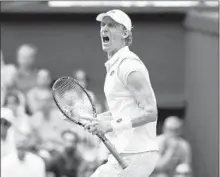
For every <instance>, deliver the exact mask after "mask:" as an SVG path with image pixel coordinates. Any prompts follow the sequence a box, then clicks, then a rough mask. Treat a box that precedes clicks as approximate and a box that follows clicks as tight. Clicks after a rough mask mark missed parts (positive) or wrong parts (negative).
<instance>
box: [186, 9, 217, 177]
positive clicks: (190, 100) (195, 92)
mask: <svg viewBox="0 0 220 177" xmlns="http://www.w3.org/2000/svg"><path fill="white" fill-rule="evenodd" d="M210 15H212V14H200V13H191V14H189V15H188V17H187V19H186V21H185V26H186V39H185V40H186V65H185V66H186V72H185V73H186V75H185V76H186V77H185V79H186V81H185V93H186V100H187V109H186V117H185V121H186V127H185V130H184V132H185V134H186V136H187V137H188V139H189V140H190V142H191V144H192V148H193V160H194V163H193V165H194V170H195V175H196V177H197V176H198V177H207V176H210V177H217V176H218V168H219V164H218V150H219V148H218V140H219V139H218V135H219V132H218V126H219V119H218V116H219V115H218V108H219V105H218V98H219V96H218V88H219V87H218V82H219V78H218V67H219V63H218V62H219V59H218V40H219V36H218V35H219V34H218V30H217V29H218V20H217V19H216V18H211V16H210Z"/></svg>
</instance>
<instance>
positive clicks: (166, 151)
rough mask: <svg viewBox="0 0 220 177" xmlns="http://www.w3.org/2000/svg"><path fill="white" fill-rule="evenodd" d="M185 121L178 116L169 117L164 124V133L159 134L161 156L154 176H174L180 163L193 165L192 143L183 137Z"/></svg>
mask: <svg viewBox="0 0 220 177" xmlns="http://www.w3.org/2000/svg"><path fill="white" fill-rule="evenodd" d="M182 125H183V121H182V120H181V119H180V118H178V117H176V116H171V117H168V118H167V119H166V120H165V122H164V125H163V134H162V135H160V136H158V143H159V148H160V158H159V160H158V163H157V166H156V168H155V171H154V173H153V175H152V177H173V175H174V173H175V169H176V168H177V166H178V165H180V164H183V163H184V164H187V165H189V166H191V158H192V155H191V147H190V144H189V143H188V142H187V141H186V140H184V139H183V138H182V137H181V128H182Z"/></svg>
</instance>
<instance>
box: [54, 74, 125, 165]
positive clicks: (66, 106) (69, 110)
mask: <svg viewBox="0 0 220 177" xmlns="http://www.w3.org/2000/svg"><path fill="white" fill-rule="evenodd" d="M52 94H53V98H54V101H55V103H56V105H57V107H58V108H59V110H60V111H61V112H62V113H63V115H64V116H65V117H66V118H67V120H68V121H70V122H73V123H75V124H77V125H80V126H82V127H85V121H86V120H87V121H88V120H89V121H93V120H94V121H96V120H97V119H96V117H97V113H96V108H95V105H94V103H93V101H92V98H91V96H90V95H89V93H88V91H87V90H86V89H85V88H83V87H82V86H81V85H80V84H79V83H78V82H77V81H76V80H75V79H73V78H71V77H67V76H64V77H61V78H59V79H57V80H56V81H55V82H54V84H53V86H52ZM82 97H83V99H82ZM82 115H83V116H82ZM91 115H92V116H91ZM80 116H81V117H80ZM96 136H98V137H99V138H100V139H101V141H102V142H103V143H104V144H105V146H106V147H107V148H108V150H109V151H110V153H111V154H112V155H113V156H114V157H115V159H116V160H117V161H118V163H119V164H120V165H121V167H122V168H123V169H125V168H126V167H127V164H126V162H125V161H124V159H123V158H122V157H121V156H120V155H119V153H118V152H117V151H116V149H115V147H114V145H113V144H112V143H111V142H110V141H109V140H108V139H107V138H106V136H105V135H103V134H97V135H96Z"/></svg>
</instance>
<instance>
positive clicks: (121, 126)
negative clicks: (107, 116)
mask: <svg viewBox="0 0 220 177" xmlns="http://www.w3.org/2000/svg"><path fill="white" fill-rule="evenodd" d="M111 125H112V128H113V130H114V131H117V132H118V131H119V132H121V131H123V130H128V129H131V128H132V123H131V121H130V120H123V119H118V120H117V121H115V120H112V121H111Z"/></svg>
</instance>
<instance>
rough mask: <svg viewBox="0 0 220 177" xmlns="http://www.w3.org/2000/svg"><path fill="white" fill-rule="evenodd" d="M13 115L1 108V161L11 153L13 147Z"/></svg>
mask: <svg viewBox="0 0 220 177" xmlns="http://www.w3.org/2000/svg"><path fill="white" fill-rule="evenodd" d="M14 119H15V118H14V115H13V112H12V111H11V110H10V109H8V108H3V107H2V108H1V159H2V158H4V157H6V156H7V155H9V154H10V153H12V152H13V151H14V149H15V145H14V132H13V124H14Z"/></svg>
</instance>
